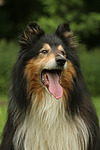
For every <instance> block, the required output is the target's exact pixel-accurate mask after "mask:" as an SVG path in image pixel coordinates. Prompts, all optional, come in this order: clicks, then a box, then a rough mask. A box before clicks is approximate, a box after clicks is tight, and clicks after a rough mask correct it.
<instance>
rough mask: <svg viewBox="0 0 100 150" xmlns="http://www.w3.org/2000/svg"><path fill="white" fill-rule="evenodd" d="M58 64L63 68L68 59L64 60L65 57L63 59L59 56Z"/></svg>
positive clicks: (57, 58)
mask: <svg viewBox="0 0 100 150" xmlns="http://www.w3.org/2000/svg"><path fill="white" fill-rule="evenodd" d="M56 62H57V65H59V66H60V67H63V66H64V64H65V62H66V58H64V57H62V56H60V55H58V56H57V57H56Z"/></svg>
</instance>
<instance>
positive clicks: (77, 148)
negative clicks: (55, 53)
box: [13, 92, 89, 150]
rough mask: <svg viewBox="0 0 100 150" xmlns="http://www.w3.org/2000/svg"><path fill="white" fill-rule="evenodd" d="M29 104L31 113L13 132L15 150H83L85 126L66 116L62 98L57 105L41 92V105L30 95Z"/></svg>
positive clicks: (49, 95) (85, 145)
mask: <svg viewBox="0 0 100 150" xmlns="http://www.w3.org/2000/svg"><path fill="white" fill-rule="evenodd" d="M32 101H33V104H32V107H31V110H30V111H29V110H28V111H27V113H26V117H25V120H24V121H23V124H21V125H19V127H18V128H17V130H16V132H15V135H14V138H13V143H14V149H15V150H20V148H21V149H24V150H73V149H74V150H87V146H88V139H89V132H88V129H87V126H86V124H85V123H84V121H83V119H82V118H81V116H80V115H76V116H75V117H74V118H70V117H69V116H68V114H67V115H66V112H65V104H64V99H63V98H61V99H60V100H59V101H57V100H56V99H55V98H54V96H52V95H51V94H49V93H48V92H45V94H44V96H43V97H42V100H41V101H39V100H38V97H36V96H34V95H33V96H32ZM39 102H40V103H39ZM29 112H30V113H29ZM22 142H23V143H24V144H23V148H22V145H21V143H22Z"/></svg>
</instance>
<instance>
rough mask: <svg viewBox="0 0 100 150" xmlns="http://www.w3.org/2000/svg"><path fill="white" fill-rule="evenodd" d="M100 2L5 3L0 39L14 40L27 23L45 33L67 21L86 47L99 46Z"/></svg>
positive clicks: (0, 12) (43, 0)
mask: <svg viewBox="0 0 100 150" xmlns="http://www.w3.org/2000/svg"><path fill="white" fill-rule="evenodd" d="M99 4H100V0H95V1H94V0H86V1H85V0H70V1H69V0H36V1H35V0H5V1H4V5H2V6H0V38H6V39H8V40H10V39H13V38H14V39H15V38H16V37H17V36H18V35H19V34H20V33H21V32H22V30H23V29H24V28H25V26H26V25H27V24H28V22H30V21H33V20H35V21H37V22H38V23H39V24H40V25H41V26H42V28H44V30H46V31H47V32H48V33H50V32H53V31H54V30H55V28H56V27H57V26H58V24H60V23H62V22H64V21H68V22H69V23H70V26H71V29H72V30H73V31H74V32H75V34H76V35H78V36H79V38H80V40H82V41H83V42H85V43H86V44H87V45H88V47H93V46H97V45H99V43H100V42H99V41H100V38H99V32H100V7H99Z"/></svg>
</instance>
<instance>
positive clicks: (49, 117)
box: [0, 22, 100, 150]
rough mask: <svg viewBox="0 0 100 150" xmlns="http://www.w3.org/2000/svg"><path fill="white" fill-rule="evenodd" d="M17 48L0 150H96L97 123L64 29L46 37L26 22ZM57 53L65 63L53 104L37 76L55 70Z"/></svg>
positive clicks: (99, 145)
mask: <svg viewBox="0 0 100 150" xmlns="http://www.w3.org/2000/svg"><path fill="white" fill-rule="evenodd" d="M20 45H21V50H20V52H19V54H18V58H17V61H16V63H15V65H14V68H13V72H12V80H11V87H10V98H9V105H8V119H7V122H6V125H5V127H4V130H3V135H2V142H1V145H0V150H99V149H100V132H99V123H98V118H97V115H96V113H95V110H94V108H93V105H92V103H91V100H90V96H89V93H88V90H87V88H86V85H85V83H84V79H83V76H82V74H81V69H80V64H79V60H78V57H77V53H76V44H75V41H74V37H73V34H72V32H71V30H70V28H69V25H68V24H67V23H64V24H62V25H60V26H59V27H58V28H57V30H56V32H55V33H54V34H52V35H46V34H45V33H44V31H43V30H42V29H41V28H40V27H39V25H37V24H36V23H35V22H33V23H30V24H29V26H28V27H27V29H26V31H25V32H24V33H23V35H22V37H21V40H20ZM63 49H64V51H62V50H63ZM43 50H48V51H50V54H49V55H47V54H46V55H45V54H43V53H42V51H43ZM58 52H59V53H61V52H62V54H63V56H62V54H60V56H62V57H63V58H65V57H66V64H65V65H64V68H63V72H62V75H61V86H62V88H63V96H62V97H61V98H60V99H59V100H56V98H55V97H54V96H53V95H52V94H51V93H50V92H49V91H48V89H47V88H46V87H45V86H44V85H43V84H42V82H41V80H40V78H41V76H40V72H41V71H42V70H43V69H55V68H56V61H55V58H56V57H57V54H58ZM64 52H65V53H66V56H65V54H64ZM44 53H46V51H44ZM56 53H57V54H56Z"/></svg>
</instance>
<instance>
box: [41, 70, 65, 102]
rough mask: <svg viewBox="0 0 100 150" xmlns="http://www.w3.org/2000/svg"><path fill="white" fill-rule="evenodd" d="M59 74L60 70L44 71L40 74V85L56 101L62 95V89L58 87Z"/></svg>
mask: <svg viewBox="0 0 100 150" xmlns="http://www.w3.org/2000/svg"><path fill="white" fill-rule="evenodd" d="M61 73H62V70H60V69H52V70H47V69H44V70H42V72H41V80H42V83H43V84H44V85H45V86H46V87H47V89H48V91H49V92H50V93H51V94H52V95H53V96H54V97H55V98H56V99H60V98H61V97H62V95H63V89H62V87H61V85H60V78H61Z"/></svg>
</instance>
